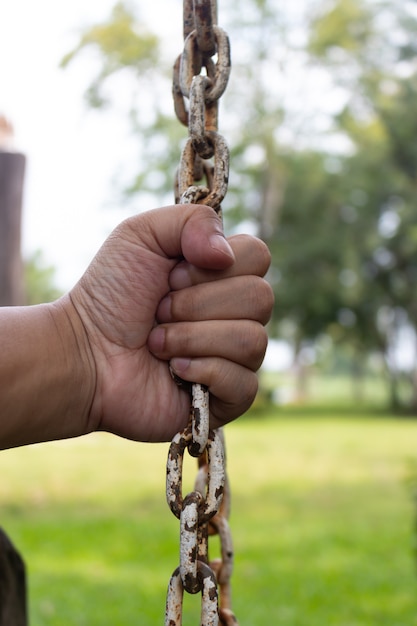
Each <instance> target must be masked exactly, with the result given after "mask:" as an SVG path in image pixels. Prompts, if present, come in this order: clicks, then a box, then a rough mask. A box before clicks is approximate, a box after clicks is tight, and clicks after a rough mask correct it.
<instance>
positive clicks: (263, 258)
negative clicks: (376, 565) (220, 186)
mask: <svg viewBox="0 0 417 626" xmlns="http://www.w3.org/2000/svg"><path fill="white" fill-rule="evenodd" d="M227 241H228V242H229V244H230V247H231V248H232V250H233V252H234V255H235V259H236V260H235V262H234V264H233V265H231V266H229V267H228V268H226V269H224V270H207V269H201V268H198V267H196V266H194V265H192V264H191V263H188V262H187V261H181V262H180V263H178V264H177V265H176V266H175V267H174V268H173V270H172V271H171V273H170V277H169V285H170V288H171V289H172V290H173V291H176V290H179V289H185V288H186V287H192V286H193V285H199V284H200V283H207V282H211V281H214V280H220V279H224V278H232V277H234V276H260V277H263V276H265V274H266V272H267V271H268V268H269V266H270V263H271V254H270V252H269V249H268V247H267V245H266V244H265V243H264V242H263V241H262V240H261V239H258V238H256V237H252V236H251V235H234V236H232V237H228V238H227Z"/></svg>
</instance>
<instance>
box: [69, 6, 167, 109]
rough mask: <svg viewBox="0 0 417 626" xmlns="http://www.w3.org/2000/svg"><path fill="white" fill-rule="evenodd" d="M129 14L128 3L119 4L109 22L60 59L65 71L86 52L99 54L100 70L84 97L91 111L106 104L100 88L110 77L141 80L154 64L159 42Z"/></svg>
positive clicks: (90, 30) (130, 12) (130, 10)
mask: <svg viewBox="0 0 417 626" xmlns="http://www.w3.org/2000/svg"><path fill="white" fill-rule="evenodd" d="M132 11H133V9H132V8H131V7H129V5H128V4H127V3H123V2H118V3H117V4H116V5H115V6H114V8H113V10H112V12H111V15H110V17H109V20H108V21H107V22H105V23H103V24H98V25H97V26H93V27H92V28H90V29H88V30H87V31H86V32H85V33H84V34H83V35H82V37H81V39H80V42H79V44H78V45H77V46H76V48H75V49H74V50H72V51H71V52H69V53H68V54H66V55H65V57H64V58H63V59H62V62H61V65H62V67H66V66H67V65H68V64H69V63H71V62H72V61H73V60H74V58H75V57H76V56H78V55H79V53H80V52H83V51H84V50H85V49H86V48H90V49H91V48H92V49H93V50H94V51H95V52H96V53H98V55H99V59H100V65H101V67H100V70H99V73H98V75H97V76H96V77H95V79H94V80H93V82H92V83H91V85H90V87H89V89H88V91H87V94H86V96H87V100H88V103H89V104H90V106H92V107H97V108H99V107H102V106H103V105H104V104H106V103H107V102H108V98H107V97H106V96H105V95H104V94H103V87H104V83H105V81H106V79H108V78H109V77H110V76H112V75H114V74H116V73H117V72H120V71H123V72H125V71H126V69H129V70H131V71H132V72H133V74H134V75H135V76H136V77H138V76H143V74H144V73H145V72H146V71H147V70H149V69H151V68H152V67H153V65H154V64H155V62H156V59H157V54H158V40H157V38H156V37H155V35H153V34H152V33H150V32H148V30H147V29H146V28H145V27H144V25H143V24H142V23H141V22H139V21H138V20H137V19H135V17H134V14H133V12H132Z"/></svg>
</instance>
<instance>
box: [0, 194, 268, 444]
mask: <svg viewBox="0 0 417 626" xmlns="http://www.w3.org/2000/svg"><path fill="white" fill-rule="evenodd" d="M268 265H269V253H268V251H267V249H266V246H265V245H264V244H263V243H262V242H260V241H259V240H257V239H254V238H252V237H236V238H231V239H230V240H229V242H227V241H226V239H225V238H224V236H223V234H222V228H221V223H220V220H219V219H218V218H217V216H216V215H215V213H214V212H213V211H212V210H211V209H209V208H207V207H201V206H199V207H194V206H192V205H186V206H178V205H177V206H175V207H164V208H162V209H157V210H155V211H149V212H147V213H143V214H140V215H139V216H136V217H134V218H130V219H128V220H126V221H125V222H123V223H122V224H121V225H120V226H119V227H118V228H117V229H116V230H115V231H114V232H113V233H112V234H111V235H110V237H109V238H108V239H107V241H106V242H105V243H104V245H103V247H102V248H101V250H100V251H99V252H98V254H97V256H96V258H95V259H94V260H93V262H92V263H91V265H90V267H89V268H88V269H87V271H86V273H85V274H84V276H83V277H82V278H81V280H80V281H79V283H77V285H76V286H75V287H74V288H73V289H72V290H71V291H70V293H69V294H68V295H67V296H65V297H64V298H61V299H60V300H58V301H57V302H55V303H52V304H46V305H40V306H35V307H23V308H18V309H16V308H8V309H0V345H1V354H0V447H3V448H5V447H10V446H17V445H23V444H27V443H32V442H38V441H48V440H51V439H61V438H67V437H74V436H79V435H82V434H85V433H88V432H91V431H94V430H107V431H110V432H113V433H115V434H119V435H122V436H124V437H128V438H132V439H136V440H142V441H161V440H169V439H170V438H171V437H172V436H173V434H175V432H177V431H178V430H179V429H180V428H182V427H184V426H185V425H186V423H187V419H188V411H189V396H188V394H187V393H186V392H184V391H183V390H182V389H179V388H178V387H177V386H176V385H175V383H174V382H173V381H172V378H171V376H170V374H169V371H168V366H167V362H168V361H170V362H171V365H172V367H173V368H174V370H176V371H177V373H178V374H179V375H180V376H181V377H182V378H184V379H185V380H189V381H193V380H196V381H198V382H201V383H203V384H206V385H207V386H208V387H209V390H210V392H211V406H210V410H211V421H212V425H213V426H218V425H220V424H223V423H226V422H228V421H230V420H231V419H234V418H236V417H238V416H239V415H240V414H242V413H243V412H244V411H245V410H246V409H247V408H248V406H250V404H251V402H252V401H253V399H254V397H255V394H256V389H257V378H256V373H255V372H256V370H257V369H258V368H259V366H260V364H261V362H262V359H263V356H264V352H265V348H266V342H267V339H266V332H265V329H264V324H266V322H267V321H268V319H269V315H270V312H271V308H272V302H273V298H272V292H271V289H270V287H269V285H268V284H267V283H266V282H265V281H264V280H263V278H262V277H263V275H264V274H265V272H266V270H267V268H268Z"/></svg>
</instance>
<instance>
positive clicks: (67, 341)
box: [0, 298, 94, 449]
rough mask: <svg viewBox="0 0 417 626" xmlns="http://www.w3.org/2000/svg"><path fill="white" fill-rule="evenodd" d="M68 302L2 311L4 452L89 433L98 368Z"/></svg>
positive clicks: (0, 422)
mask: <svg viewBox="0 0 417 626" xmlns="http://www.w3.org/2000/svg"><path fill="white" fill-rule="evenodd" d="M86 341H87V340H86V337H85V333H84V329H83V327H82V324H81V321H80V320H79V318H78V316H77V315H76V313H75V312H74V311H73V310H72V308H71V304H70V302H69V300H68V299H67V298H64V299H62V300H59V301H58V302H57V303H53V304H46V305H39V306H32V307H10V308H0V349H1V352H2V354H1V359H0V448H2V449H4V448H9V447H14V446H19V445H24V444H28V443H36V442H40V441H49V440H53V439H62V438H67V437H75V436H78V435H81V434H83V433H84V432H86V431H87V430H88V415H89V408H90V405H91V401H92V395H93V392H94V366H93V363H92V361H91V358H90V357H89V350H88V346H87V344H86Z"/></svg>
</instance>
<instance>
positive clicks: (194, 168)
mask: <svg viewBox="0 0 417 626" xmlns="http://www.w3.org/2000/svg"><path fill="white" fill-rule="evenodd" d="M183 35H184V49H183V52H182V53H181V54H180V55H179V57H178V58H177V60H176V61H175V64H174V71H173V85H172V94H173V99H174V109H175V113H176V115H177V118H178V119H179V121H180V122H181V123H182V124H183V125H185V126H187V128H188V135H189V136H188V139H187V141H186V143H185V146H184V149H183V151H182V155H181V160H180V164H179V168H178V172H177V177H176V182H175V201H176V202H177V203H181V204H190V203H193V204H194V203H198V204H204V205H207V206H210V207H212V208H213V209H214V210H215V211H216V212H217V213H218V214H221V202H222V201H223V198H224V196H225V194H226V191H227V185H228V180H229V149H228V147H227V144H226V141H225V140H224V138H223V137H222V136H221V135H220V134H219V133H218V108H219V107H218V103H219V98H220V97H221V96H222V95H223V93H224V91H225V89H226V86H227V83H228V80H229V74H230V67H231V62H230V45H229V38H228V36H227V34H226V33H225V31H224V30H222V29H221V28H220V27H219V26H218V25H217V2H216V0H184V2H183ZM213 57H215V59H214V58H213ZM201 181H204V184H199V183H200V182H201ZM175 378H176V380H177V382H179V381H178V379H177V377H175ZM180 384H181V383H180ZM191 394H192V400H191V410H190V422H189V425H188V426H187V428H186V429H185V430H184V431H182V432H180V433H177V435H176V436H175V437H174V439H173V440H172V442H171V445H170V448H169V453H168V461H167V479H166V495H167V502H168V504H169V507H170V508H171V511H172V512H173V514H174V515H175V516H176V517H177V518H178V519H179V520H180V565H179V567H177V569H176V570H175V571H174V573H173V574H172V576H171V579H170V582H169V586H168V594H167V602H166V611H165V626H177V625H178V626H181V624H182V609H183V595H184V591H186V592H188V593H191V594H196V593H201V622H200V623H201V626H219V625H221V626H238V622H237V620H236V617H235V616H234V613H233V611H232V607H231V588H230V578H231V574H232V570H233V545H232V537H231V532H230V527H229V524H228V521H227V520H228V517H229V513H230V488H229V481H228V478H227V472H226V455H225V443H224V435H223V431H222V430H221V429H217V430H214V431H213V430H210V428H209V416H210V412H209V393H208V391H207V388H206V387H205V386H204V385H201V384H198V383H195V384H193V385H192V389H191ZM185 450H188V453H189V454H190V455H191V456H193V457H198V465H199V469H198V473H197V476H196V479H195V484H194V491H192V492H191V493H189V494H187V495H186V496H184V497H183V495H182V472H183V460H184V454H185ZM213 535H218V537H219V540H220V555H221V556H220V558H218V559H215V560H213V561H210V560H209V554H208V544H209V537H212V536H213Z"/></svg>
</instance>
